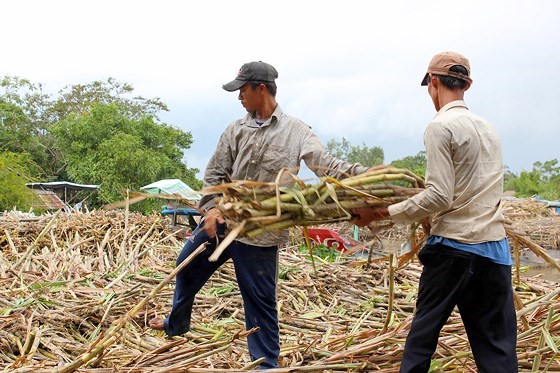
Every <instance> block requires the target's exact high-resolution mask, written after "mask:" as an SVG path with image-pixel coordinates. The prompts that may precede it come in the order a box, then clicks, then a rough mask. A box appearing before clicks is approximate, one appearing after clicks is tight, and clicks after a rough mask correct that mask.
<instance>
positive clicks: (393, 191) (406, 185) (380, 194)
mask: <svg viewBox="0 0 560 373" xmlns="http://www.w3.org/2000/svg"><path fill="white" fill-rule="evenodd" d="M286 174H289V171H288V170H287V169H284V170H282V171H281V172H280V173H279V175H278V178H277V181H276V182H273V183H261V182H250V181H239V182H234V183H229V184H222V185H218V186H215V187H211V188H207V189H205V190H204V191H203V192H204V193H207V194H220V195H221V198H219V200H218V205H217V207H218V208H219V209H220V211H221V213H222V215H223V216H224V217H225V219H226V221H227V223H228V227H229V228H230V235H232V236H233V237H230V239H229V240H226V241H228V242H229V241H230V240H231V239H235V238H236V237H240V236H247V237H256V236H258V235H261V234H263V233H266V232H273V231H276V230H280V229H285V228H289V227H293V226H296V225H299V226H310V225H316V224H325V223H333V222H343V221H348V220H350V219H352V214H351V211H352V210H353V209H359V208H376V207H382V206H388V205H390V204H393V203H397V202H401V201H403V200H405V199H407V198H410V197H411V196H413V195H415V194H417V193H418V192H420V191H421V190H422V189H423V188H424V181H423V179H422V178H420V177H418V176H417V175H415V174H413V173H412V172H410V171H409V170H406V169H398V168H394V167H386V168H382V169H378V170H373V171H368V172H366V173H364V174H361V175H358V176H353V177H349V178H345V179H342V180H337V179H334V178H331V177H328V176H326V177H323V178H321V179H320V181H319V183H318V184H315V185H306V184H304V183H303V182H302V181H301V180H300V179H298V178H297V177H295V176H293V175H291V174H290V176H291V177H290V179H291V180H292V182H291V183H290V184H289V186H286V185H282V183H281V182H280V180H285V179H286Z"/></svg>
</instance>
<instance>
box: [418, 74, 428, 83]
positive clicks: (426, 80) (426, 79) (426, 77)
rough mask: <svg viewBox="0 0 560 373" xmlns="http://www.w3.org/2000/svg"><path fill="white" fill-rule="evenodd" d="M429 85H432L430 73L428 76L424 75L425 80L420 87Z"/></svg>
mask: <svg viewBox="0 0 560 373" xmlns="http://www.w3.org/2000/svg"><path fill="white" fill-rule="evenodd" d="M428 83H430V73H426V75H424V79H422V81H421V82H420V85H428Z"/></svg>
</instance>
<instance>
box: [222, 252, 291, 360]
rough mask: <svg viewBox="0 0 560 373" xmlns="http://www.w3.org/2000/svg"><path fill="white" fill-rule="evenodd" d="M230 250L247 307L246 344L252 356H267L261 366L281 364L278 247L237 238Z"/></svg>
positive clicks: (253, 358) (254, 357) (253, 357)
mask: <svg viewBox="0 0 560 373" xmlns="http://www.w3.org/2000/svg"><path fill="white" fill-rule="evenodd" d="M230 253H231V257H232V259H233V263H234V266H235V274H236V277H237V282H238V284H239V290H240V291H241V295H242V297H243V305H244V308H245V327H246V328H247V330H249V329H252V328H255V327H258V328H259V331H257V332H255V333H252V334H249V336H248V337H247V344H248V346H249V354H250V355H251V359H252V360H256V359H259V358H261V357H265V358H266V360H265V362H263V363H262V364H261V365H260V367H261V368H275V367H277V366H278V356H279V354H280V340H279V330H278V310H277V307H276V279H277V278H278V275H277V273H278V247H277V246H272V247H259V246H252V245H246V244H243V243H241V242H238V241H236V242H234V243H233V244H232V245H230Z"/></svg>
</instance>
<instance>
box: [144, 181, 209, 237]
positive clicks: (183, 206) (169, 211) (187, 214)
mask: <svg viewBox="0 0 560 373" xmlns="http://www.w3.org/2000/svg"><path fill="white" fill-rule="evenodd" d="M140 190H141V191H143V192H145V193H149V194H154V195H160V196H162V195H165V196H166V197H165V198H167V199H169V197H175V198H176V199H177V201H180V202H179V203H178V204H177V205H176V206H169V205H166V206H163V210H162V212H161V214H162V215H165V216H169V217H171V219H172V221H173V225H174V226H179V225H183V226H189V227H190V228H192V229H194V227H196V225H197V224H198V221H197V220H196V219H195V217H198V216H200V212H199V211H198V210H197V209H196V208H193V207H192V205H196V204H197V203H198V201H200V199H201V198H202V195H201V194H200V193H198V192H196V191H194V190H193V189H192V188H191V187H190V186H188V185H187V184H185V183H184V182H183V181H181V180H179V179H164V180H160V181H156V182H155V183H152V184H149V185H146V186H143V187H142V188H140ZM183 218H184V219H186V222H183Z"/></svg>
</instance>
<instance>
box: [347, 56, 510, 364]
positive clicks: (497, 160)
mask: <svg viewBox="0 0 560 373" xmlns="http://www.w3.org/2000/svg"><path fill="white" fill-rule="evenodd" d="M471 84H472V79H471V77H470V64H469V60H468V59H467V58H466V57H464V56H462V55H460V54H458V53H455V52H442V53H439V54H437V55H435V56H434V57H433V58H432V60H431V62H430V64H429V66H428V71H427V72H426V75H425V76H424V78H423V79H422V83H421V85H423V86H427V87H428V94H429V95H430V97H431V99H432V102H433V104H434V107H435V109H436V111H437V114H436V116H435V117H434V119H432V120H431V122H430V123H429V124H428V126H427V127H426V130H425V132H424V145H425V147H426V160H427V165H426V189H425V190H424V191H422V192H421V193H419V194H417V195H415V196H414V197H412V198H410V199H408V200H406V201H404V202H401V203H398V204H395V205H392V206H389V207H388V208H381V209H375V210H372V209H361V210H356V211H353V213H354V214H355V215H357V219H356V220H355V221H354V222H355V223H356V224H358V225H365V224H368V223H369V222H371V221H373V220H381V219H385V218H388V217H390V218H391V219H393V221H394V222H396V223H410V222H414V221H421V220H424V219H426V218H429V219H430V225H431V231H430V236H429V237H428V239H427V240H426V244H425V246H424V247H423V248H422V250H421V251H420V253H419V255H418V259H419V260H420V262H421V263H422V264H423V266H424V268H423V270H422V275H421V277H420V284H419V288H418V300H417V302H416V312H415V315H414V318H413V320H412V325H411V329H410V333H409V335H408V337H407V340H406V344H405V347H404V352H403V361H402V364H401V368H400V371H401V372H428V370H429V368H430V360H431V357H432V355H433V353H434V352H435V350H436V347H437V342H438V338H439V332H440V330H441V328H442V327H443V325H444V324H445V322H446V321H447V319H448V318H449V315H450V314H451V312H452V311H453V309H454V307H455V306H457V307H458V309H459V313H460V314H461V318H462V320H463V324H464V325H465V330H466V332H467V336H468V339H469V343H470V345H471V348H472V351H473V356H474V360H475V362H476V365H477V368H478V370H479V371H480V372H492V373H494V372H517V370H518V368H517V356H516V350H515V348H516V340H517V320H516V316H515V308H514V304H513V291H512V284H511V264H512V261H511V253H510V248H509V245H508V241H507V238H506V233H505V229H504V218H503V216H502V210H501V199H502V192H503V170H504V165H503V162H502V148H501V143H500V138H499V136H498V133H497V132H496V130H495V129H494V127H493V126H492V125H491V124H490V123H488V122H487V121H486V120H485V119H483V118H481V117H479V116H478V115H476V114H474V113H473V112H471V111H470V110H469V109H468V108H467V104H466V103H465V101H464V100H463V96H464V93H465V91H467V90H468V89H469V88H470V86H471Z"/></svg>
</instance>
